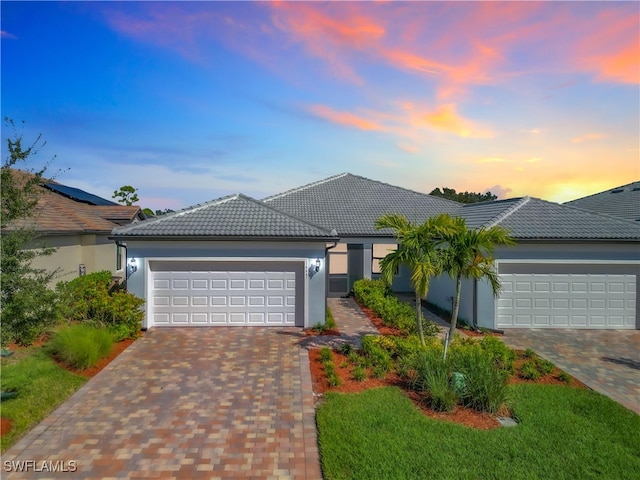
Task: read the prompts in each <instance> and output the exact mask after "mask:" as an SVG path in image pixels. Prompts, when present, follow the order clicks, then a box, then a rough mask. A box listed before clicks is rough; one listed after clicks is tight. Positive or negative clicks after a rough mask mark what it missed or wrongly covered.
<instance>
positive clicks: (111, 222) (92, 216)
mask: <svg viewBox="0 0 640 480" xmlns="http://www.w3.org/2000/svg"><path fill="white" fill-rule="evenodd" d="M12 175H15V176H17V177H18V181H19V182H24V181H26V179H27V178H28V176H29V175H31V174H30V173H28V172H23V171H21V170H12ZM38 190H39V195H40V198H39V199H38V204H37V205H36V209H35V212H34V215H33V217H31V218H28V219H22V220H20V221H17V222H15V223H14V224H13V226H15V227H34V228H35V229H36V231H37V232H38V233H40V234H77V233H92V234H95V233H98V234H108V233H110V232H111V230H113V228H114V227H116V226H118V225H126V224H129V223H131V222H133V221H135V220H136V219H137V218H139V216H140V212H141V210H140V207H137V206H125V205H113V206H95V205H89V204H87V203H81V202H77V201H75V200H72V199H70V198H68V197H66V196H63V195H60V194H58V193H55V192H52V191H51V190H49V189H47V188H44V187H42V186H39V187H38Z"/></svg>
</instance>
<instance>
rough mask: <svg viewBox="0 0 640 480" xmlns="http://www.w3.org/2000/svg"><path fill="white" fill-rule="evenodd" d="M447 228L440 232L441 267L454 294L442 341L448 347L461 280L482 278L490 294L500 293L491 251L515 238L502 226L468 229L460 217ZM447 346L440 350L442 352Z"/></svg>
mask: <svg viewBox="0 0 640 480" xmlns="http://www.w3.org/2000/svg"><path fill="white" fill-rule="evenodd" d="M451 227H452V228H450V229H448V230H447V231H445V232H443V234H444V240H446V244H447V246H446V248H444V249H443V250H442V262H443V269H444V271H446V272H447V273H448V274H449V275H450V276H451V277H452V278H454V279H455V280H456V293H455V297H454V303H453V311H452V312H451V326H450V330H449V335H448V337H447V340H446V346H448V345H449V344H450V342H451V340H452V339H453V334H454V333H455V330H456V324H457V322H458V311H459V309H460V292H461V290H462V279H463V278H467V279H469V278H470V279H474V280H480V279H483V278H484V279H486V280H488V282H489V284H490V285H491V289H492V290H493V294H494V295H496V296H497V295H498V293H499V292H500V281H499V280H498V274H497V272H496V271H495V268H494V265H493V258H492V254H493V251H494V249H495V247H496V246H498V245H507V246H510V245H515V241H514V240H513V238H512V237H511V236H510V235H509V231H508V230H507V229H505V228H504V227H501V226H499V225H495V226H493V227H490V228H480V229H473V228H469V227H468V226H467V224H466V222H465V221H464V219H463V218H459V217H456V218H454V219H452V221H451ZM446 353H447V349H446V348H445V350H444V355H446Z"/></svg>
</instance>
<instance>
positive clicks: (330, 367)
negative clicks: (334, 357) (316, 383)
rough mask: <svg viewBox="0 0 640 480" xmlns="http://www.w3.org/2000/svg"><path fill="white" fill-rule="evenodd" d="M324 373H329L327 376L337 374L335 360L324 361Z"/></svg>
mask: <svg viewBox="0 0 640 480" xmlns="http://www.w3.org/2000/svg"><path fill="white" fill-rule="evenodd" d="M324 373H325V374H326V375H327V377H330V376H331V375H335V374H336V366H335V365H334V364H333V362H330V361H329V362H326V363H324Z"/></svg>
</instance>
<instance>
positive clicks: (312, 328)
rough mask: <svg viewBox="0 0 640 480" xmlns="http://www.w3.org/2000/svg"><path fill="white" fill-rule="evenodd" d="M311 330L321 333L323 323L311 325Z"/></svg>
mask: <svg viewBox="0 0 640 480" xmlns="http://www.w3.org/2000/svg"><path fill="white" fill-rule="evenodd" d="M311 330H313V331H314V332H315V333H322V332H324V325H323V324H322V323H320V322H318V323H316V324H315V325H313V326H312V327H311Z"/></svg>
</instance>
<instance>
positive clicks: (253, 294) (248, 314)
mask: <svg viewBox="0 0 640 480" xmlns="http://www.w3.org/2000/svg"><path fill="white" fill-rule="evenodd" d="M178 263H179V262H178ZM151 273H152V275H153V277H152V280H151V284H152V286H153V289H152V292H151V297H152V301H151V305H152V307H153V312H152V319H153V324H155V325H295V324H296V309H297V308H298V307H297V303H296V296H297V295H296V285H297V282H296V275H297V274H298V273H296V272H295V271H235V270H233V271H216V270H204V269H203V270H197V271H190V270H188V269H184V268H182V267H179V268H177V269H176V270H175V271H173V270H172V271H168V270H167V271H153V269H152V272H151ZM207 293H208V294H207Z"/></svg>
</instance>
